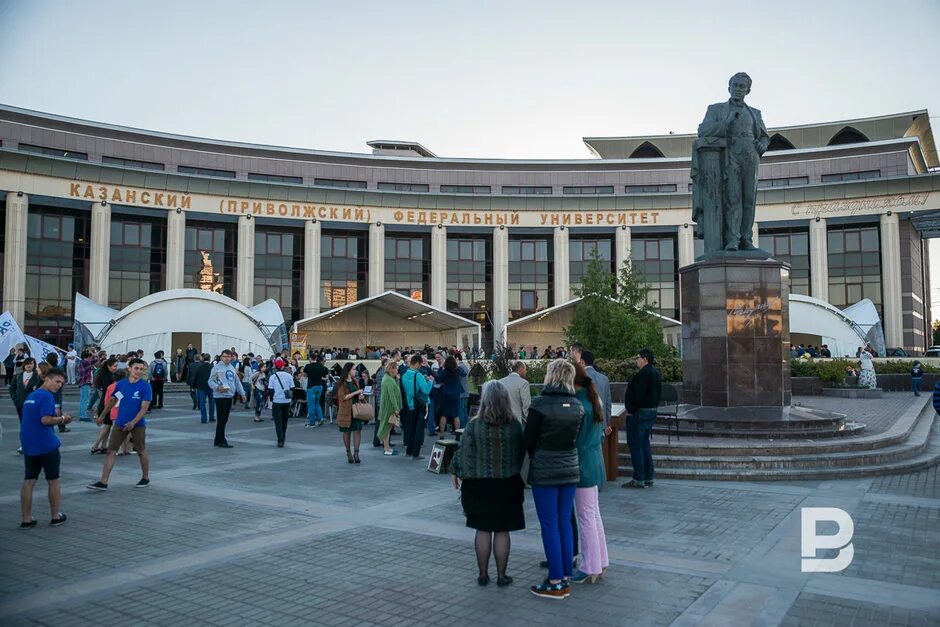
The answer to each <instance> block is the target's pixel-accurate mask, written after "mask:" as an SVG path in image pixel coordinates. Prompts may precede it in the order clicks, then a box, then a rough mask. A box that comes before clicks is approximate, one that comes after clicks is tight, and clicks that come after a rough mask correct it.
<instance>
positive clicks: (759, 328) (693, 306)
mask: <svg viewBox="0 0 940 627" xmlns="http://www.w3.org/2000/svg"><path fill="white" fill-rule="evenodd" d="M679 274H680V293H681V298H682V369H683V370H682V371H683V379H684V381H683V397H682V398H683V401H684V402H685V403H689V404H692V405H701V406H706V407H713V408H746V407H751V408H754V407H767V408H771V407H774V408H783V407H788V406H789V405H790V395H791V393H790V364H789V354H790V320H789V299H790V266H789V265H788V264H786V263H783V262H780V261H776V260H774V259H767V258H749V257H744V256H728V257H717V258H710V259H704V260H702V261H698V262H696V263H694V264H692V265H690V266H687V267H685V268H682V269H681V270H679ZM721 413H727V412H721ZM731 413H737V412H731ZM782 415H783V412H781V417H782Z"/></svg>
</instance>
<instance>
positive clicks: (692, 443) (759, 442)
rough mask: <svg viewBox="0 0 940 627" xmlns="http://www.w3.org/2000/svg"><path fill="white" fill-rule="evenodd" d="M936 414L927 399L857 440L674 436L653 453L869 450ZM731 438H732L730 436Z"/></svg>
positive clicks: (897, 441)
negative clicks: (884, 427)
mask: <svg viewBox="0 0 940 627" xmlns="http://www.w3.org/2000/svg"><path fill="white" fill-rule="evenodd" d="M934 414H935V412H934V409H933V405H932V403H931V399H930V398H929V397H925V398H923V399H922V400H921V402H920V403H916V404H913V405H912V406H911V407H910V408H909V409H908V410H907V411H905V412H904V414H903V415H902V416H901V417H900V418H898V420H897V422H895V424H894V425H892V426H891V428H890V429H888V430H887V431H884V432H881V433H873V434H865V435H862V436H855V437H839V438H822V439H818V440H814V439H801V440H789V439H781V440H763V439H758V438H754V439H751V438H741V439H740V440H737V441H730V442H728V441H721V442H714V443H712V442H711V441H710V440H711V439H712V438H702V437H694V438H692V439H691V440H684V439H680V440H676V439H675V433H674V432H673V438H672V441H671V442H668V443H667V442H653V453H654V454H659V455H691V456H708V457H715V456H737V455H741V454H742V448H746V450H747V455H813V454H825V453H839V452H848V451H869V450H874V449H878V448H884V447H887V446H892V445H895V444H901V443H903V442H904V441H905V440H906V439H907V438H908V437H910V435H911V432H912V431H913V430H914V428H915V427H916V426H917V425H918V424H919V423H920V421H921V420H924V419H927V418H932V417H933V416H934ZM728 438H729V439H730V438H731V436H728ZM619 452H620V453H621V454H622V455H629V453H630V449H629V448H628V447H627V444H626V442H620V446H619Z"/></svg>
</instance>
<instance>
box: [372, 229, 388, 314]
mask: <svg viewBox="0 0 940 627" xmlns="http://www.w3.org/2000/svg"><path fill="white" fill-rule="evenodd" d="M384 291H385V227H384V226H382V224H381V223H380V222H376V223H375V224H370V225H369V296H378V295H379V294H381V293H382V292H384Z"/></svg>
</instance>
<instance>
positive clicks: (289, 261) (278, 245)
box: [254, 227, 304, 327]
mask: <svg viewBox="0 0 940 627" xmlns="http://www.w3.org/2000/svg"><path fill="white" fill-rule="evenodd" d="M256 228H257V229H258V230H256V231H255V294H254V296H255V303H263V302H264V301H266V300H268V299H269V298H270V299H273V300H274V302H276V303H277V304H278V306H279V307H280V308H281V313H282V314H283V316H284V322H285V324H286V325H287V326H288V327H290V326H291V324H293V323H294V322H296V321H297V320H300V319H301V317H302V310H301V308H302V306H303V298H304V296H303V284H304V251H303V240H304V237H303V232H302V231H299V230H297V231H293V230H290V229H285V228H277V227H264V228H263V230H262V229H261V228H259V227H256Z"/></svg>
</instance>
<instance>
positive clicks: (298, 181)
mask: <svg viewBox="0 0 940 627" xmlns="http://www.w3.org/2000/svg"><path fill="white" fill-rule="evenodd" d="M248 180H249V181H266V182H268V183H290V184H292V185H303V182H304V179H303V177H302V176H283V175H280V174H258V173H257V172H249V173H248ZM284 319H285V320H286V319H287V318H284Z"/></svg>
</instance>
